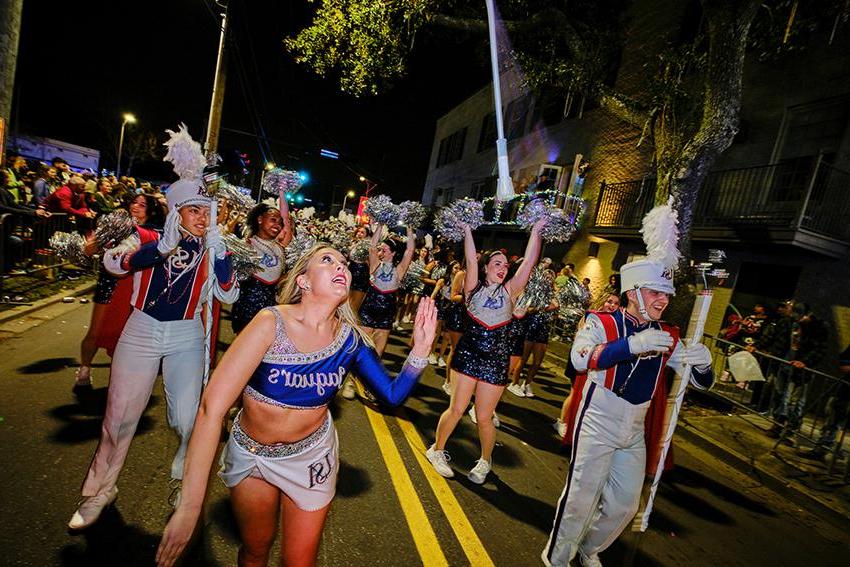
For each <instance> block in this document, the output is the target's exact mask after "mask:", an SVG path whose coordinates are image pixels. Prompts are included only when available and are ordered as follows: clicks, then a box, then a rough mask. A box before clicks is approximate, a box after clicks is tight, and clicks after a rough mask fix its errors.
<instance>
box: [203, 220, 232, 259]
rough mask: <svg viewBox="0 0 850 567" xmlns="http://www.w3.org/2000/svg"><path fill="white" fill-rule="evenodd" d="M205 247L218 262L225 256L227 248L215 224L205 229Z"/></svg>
mask: <svg viewBox="0 0 850 567" xmlns="http://www.w3.org/2000/svg"><path fill="white" fill-rule="evenodd" d="M206 246H207V249H209V250H212V251H213V254H215V257H216V259H218V260H223V259H224V256H225V255H226V254H227V246H225V245H224V239H223V238H222V237H221V230H219V228H218V225H217V224H214V225H213V226H211V227H210V228H209V229H207V236H206Z"/></svg>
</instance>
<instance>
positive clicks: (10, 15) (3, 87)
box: [0, 0, 24, 160]
mask: <svg viewBox="0 0 850 567" xmlns="http://www.w3.org/2000/svg"><path fill="white" fill-rule="evenodd" d="M23 6H24V0H0V157H3V159H4V160H5V148H6V132H7V130H8V124H9V118H10V115H11V113H12V93H13V92H14V91H15V68H16V66H17V62H18V42H19V39H20V37H21V12H22V11H23Z"/></svg>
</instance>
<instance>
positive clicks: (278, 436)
mask: <svg viewBox="0 0 850 567" xmlns="http://www.w3.org/2000/svg"><path fill="white" fill-rule="evenodd" d="M327 413H328V408H327V406H320V407H317V408H310V409H291V408H282V407H278V406H273V405H270V404H266V403H263V402H260V401H257V400H255V399H254V398H252V397H250V396H247V395H244V394H243V395H242V415H241V416H240V418H239V425H240V426H241V427H242V430H243V431H244V432H245V433H246V434H247V435H248V436H249V437H250V438H251V439H253V440H254V441H257V442H259V443H262V444H263V445H274V444H275V443H294V442H296V441H301V440H302V439H304V438H305V437H307V436H308V435H310V434H311V433H313V432H314V431H316V429H318V428H319V426H320V425H322V422H323V421H324V420H325V416H326V415H327Z"/></svg>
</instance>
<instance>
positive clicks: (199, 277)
mask: <svg viewBox="0 0 850 567" xmlns="http://www.w3.org/2000/svg"><path fill="white" fill-rule="evenodd" d="M183 136H185V138H188V133H187V132H185V130H184V129H181V131H180V133H178V134H174V133H172V141H173V143H179V142H180V137H183ZM175 139H177V142H174V140H175ZM189 140H190V141H191V138H189ZM191 143H192V144H194V145H196V146H197V148H196V151H197V155H198V158H197V159H198V161H197V163H198V167H199V169H198V170H190V169H185V170H184V169H180V168H178V167H177V166H175V170H176V171H177V172H178V173H181V172H182V173H181V175H182V176H183V177H182V178H181V179H180V180H179V181H176V182H175V183H172V184H171V187H170V188H169V190H168V195H167V199H168V206H169V209H170V210H169V213H168V217H166V221H165V229H164V231H163V233H162V236H161V237H160V238H159V239H158V240H155V241H152V242H148V243H147V244H140V242H141V241H140V238H139V235H138V234H134V235H132V236H130V238H128V239H127V240H126V241H125V242H124V243H122V244H120V245H119V246H117V247H115V248H113V249H112V250H110V251H109V253H108V254H106V255H105V256H104V258H103V264H104V266H105V267H106V269H107V270H109V271H110V272H112V273H113V274H115V275H118V276H125V275H127V274H131V273H132V274H133V295H132V298H131V303H132V305H133V312H132V314H131V315H130V318H129V319H128V320H127V324H126V325H125V326H124V330H123V332H122V333H121V338H120V339H119V340H118V345H117V346H116V348H115V356H114V357H113V359H112V369H111V377H110V381H109V393H108V397H107V400H106V414H105V416H104V418H103V426H102V429H101V436H100V443H99V444H98V446H97V450H96V451H95V454H94V458H93V459H92V462H91V465H90V467H89V470H88V473H87V475H86V478H85V481H84V482H83V486H82V496H83V499H82V502H81V503H80V506H79V508H78V509H77V511H76V512H74V515H73V516H72V517H71V520H70V522H69V523H68V527H70V528H71V529H75V530H76V529H82V528H85V527H87V526H90V525H91V524H93V523H94V522H95V521H97V519H98V518H99V517H100V514H101V512H102V511H103V509H104V508H105V507H106V506H108V505H109V504H111V503H112V502H114V501H115V498H116V497H117V496H118V486H117V483H118V475H119V474H120V473H121V469H122V467H123V466H124V461H125V459H126V458H127V452H128V451H129V450H130V443H131V442H132V440H133V435H134V433H135V431H136V427H137V426H138V424H139V419H140V418H141V416H142V413H143V412H144V410H145V408H146V407H147V405H148V400H149V399H150V396H151V392H152V390H153V386H154V382H155V381H156V376H157V374H158V372H159V367H160V363H161V364H162V377H163V382H164V385H165V399H166V403H167V406H168V411H167V415H168V422H169V424H170V425H171V427H172V428H173V429H174V430H175V431H176V432H177V434H178V435H179V437H180V444H179V446H178V448H177V452H176V454H175V455H174V460H173V461H172V463H171V478H172V479H173V480H176V481H178V483H176V484H177V486H176V487H175V491H173V494H172V499H173V500H175V501H176V500H179V497H180V492H179V480H180V479H182V478H183V460H184V458H185V455H186V447H187V446H188V443H189V437H190V435H191V434H192V425H193V424H194V422H195V414H196V413H197V411H198V403H199V401H200V398H201V390H202V387H203V375H204V328H203V324H202V323H201V308H202V306H203V305H204V300H205V298H207V297H208V291H207V290H208V285H209V284H210V278H209V277H208V269H209V264H210V262H209V254H213V255H214V257H215V263H214V272H215V274H214V275H215V277H214V278H212V285H213V293H214V295H215V297H217V298H218V299H219V300H221V301H222V302H224V303H233V302H234V301H235V300H236V298H237V296H238V294H239V287H238V285H237V284H236V281H235V278H234V276H233V270H232V267H231V261H230V258H229V256H227V254H226V250H225V248H224V243H223V242H222V239H221V234H220V233H219V230H218V226H210V203H211V199H210V198H209V197H208V196H207V195H206V191H205V189H204V186H203V181H202V180H201V171H202V168H203V165H204V164H205V160H204V158H203V154H202V153H201V149H200V145H199V144H197V142H194V141H191ZM169 155H171V150H169ZM169 155H166V159H168V157H169Z"/></svg>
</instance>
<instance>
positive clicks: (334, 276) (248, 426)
mask: <svg viewBox="0 0 850 567" xmlns="http://www.w3.org/2000/svg"><path fill="white" fill-rule="evenodd" d="M347 264H348V263H347V261H346V259H345V257H344V256H343V255H342V254H341V253H339V252H338V251H337V250H334V249H333V248H331V247H329V246H328V245H327V244H318V245H316V246H314V247H313V248H311V249H310V250H309V251H307V252H306V253H305V254H304V256H302V257H301V259H299V260H298V262H296V264H295V266H294V267H293V268H292V270H291V271H290V272H289V274H288V275H287V276H286V280H285V282H284V286H283V290H282V292H281V298H282V301H281V303H282V305H279V306H276V307H269V308H267V309H264V310H263V311H261V312H260V313H259V314H258V315H257V316H256V317H255V318H254V320H253V321H252V322H251V323H250V324H249V325H248V326H247V327H245V329H244V330H243V331H242V332H241V333H240V334H239V335H238V337H237V338H236V340H235V341H234V342H233V345H231V347H230V348H229V349H228V350H227V353H226V354H225V355H224V357H223V358H222V360H221V362H220V363H219V365H218V367H217V368H216V370H215V373H214V374H213V376H212V379H211V380H210V383H209V385H208V386H207V389H206V391H205V392H204V396H203V398H202V400H201V407H200V409H199V411H198V417H197V419H196V421H195V429H194V433H193V434H192V438H191V440H190V442H189V450H188V454H187V456H186V466H185V470H184V476H183V492H182V497H181V500H180V503H179V504H178V506H177V508H176V510H175V512H174V515H173V516H172V517H171V520H170V521H169V522H168V525H167V526H166V528H165V533H164V534H163V538H162V542H161V543H160V546H159V550H158V551H157V564H158V565H160V566H169V565H172V564H173V563H174V562H175V561H176V560H177V558H178V557H179V555H180V553H181V552H182V550H183V548H184V547H185V545H186V543H187V542H188V541H189V538H190V536H191V535H192V531H193V530H194V527H195V525H196V524H197V522H198V519H199V517H200V515H201V510H202V505H203V501H204V495H205V493H206V488H207V478H208V476H209V470H210V467H211V465H212V461H213V458H214V457H215V453H216V449H217V447H218V439H219V435H220V431H221V423H222V420H223V419H224V416H225V414H226V412H227V410H228V409H229V408H230V407H231V405H232V404H233V402H234V401H235V400H236V398H237V397H239V396H240V395H241V396H242V403H243V409H242V411H241V413H240V414H239V416H238V417H237V419H236V420H234V424H233V429H232V431H231V434H230V438H229V440H228V442H227V445H226V447H225V449H224V451H223V453H222V457H221V461H222V469H221V471H220V472H219V476H221V478H222V480H224V483H225V484H226V485H227V486H228V487H229V488H230V494H231V503H232V505H233V509H234V513H235V516H236V521H237V524H238V527H239V533H240V536H241V540H242V545H241V547H240V549H239V565H243V566H248V565H266V562H267V561H268V554H269V551H270V549H271V547H272V544H273V543H274V538H275V534H276V532H277V529H278V528H277V524H278V519H279V516H281V517H280V525H281V526H282V534H283V539H284V541H283V544H282V545H281V554H282V557H281V560H282V563H283V564H285V565H314V564H315V561H316V554H317V552H318V548H319V539H320V537H321V534H322V528H323V526H324V522H325V517H326V515H327V512H328V509H329V507H330V503H331V500H332V499H333V496H334V493H335V488H336V475H337V469H338V460H337V436H336V431H335V429H334V426H333V421H332V420H331V417H330V412H329V411H328V408H327V405H328V403H329V402H330V400H331V399H332V398H333V397H334V395H336V392H337V390H339V387H340V384H341V383H342V382H343V380H344V379H345V377H346V376H347V374H348V373H349V371H356V372H357V374H358V376H359V377H360V378H361V379H362V380H364V382H365V383H366V385H367V386H368V387H369V389H370V390H371V391H372V392H373V393H374V394H375V395H376V397H377V398H378V399H379V400H380V401H382V402H384V403H386V404H389V405H399V404H401V403H402V402H404V400H405V399H406V398H407V396H408V394H409V393H410V391H411V390H412V389H413V386H414V385H415V384H416V382H417V381H418V379H419V375H420V374H421V373H422V369H423V368H424V367H425V366H426V365H427V363H428V361H427V356H428V352H429V350H430V347H431V343H432V342H433V339H434V333H435V331H436V326H437V315H436V309H435V307H434V302H433V300H431V299H430V298H423V300H422V301H421V302H420V305H419V309H418V311H417V313H416V322H415V325H414V329H413V336H414V340H415V346H414V347H413V349H412V350H411V352H410V355H409V356H408V358H407V360H406V361H405V363H404V365H403V366H402V369H401V372H399V374H398V376H397V377H396V378H395V379H392V378H391V377H390V376H389V375H388V374H387V372H386V370H384V367H383V366H382V365H381V362H380V360H379V358H378V356H377V355H376V354H375V350H374V347H373V344H372V341H371V339H370V338H369V337H368V336H367V335H366V334H365V333H364V331H363V329H362V328H360V327H359V325H358V324H357V320H356V318H355V316H354V313H353V312H352V310H351V307H350V305H349V303H348V294H349V286H350V285H351V272H350V271H349V270H348V266H347Z"/></svg>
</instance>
